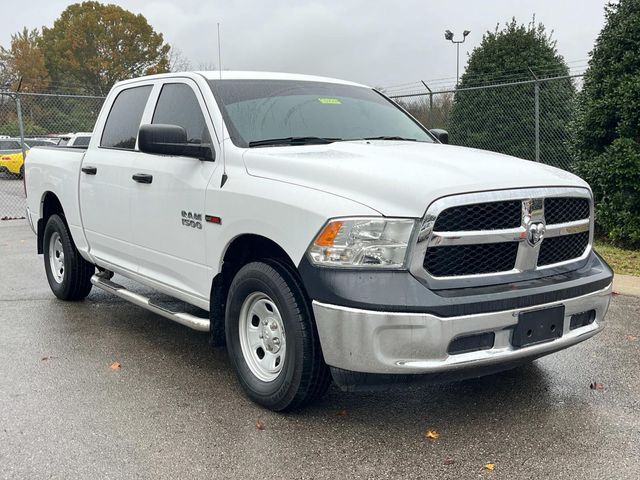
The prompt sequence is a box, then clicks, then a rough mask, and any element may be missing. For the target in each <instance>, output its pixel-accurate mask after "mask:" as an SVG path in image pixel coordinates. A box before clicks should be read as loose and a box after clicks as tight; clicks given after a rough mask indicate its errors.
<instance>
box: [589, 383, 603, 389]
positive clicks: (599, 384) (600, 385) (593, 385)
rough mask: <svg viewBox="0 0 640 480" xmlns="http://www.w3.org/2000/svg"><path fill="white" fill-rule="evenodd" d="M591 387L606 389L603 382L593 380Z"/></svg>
mask: <svg viewBox="0 0 640 480" xmlns="http://www.w3.org/2000/svg"><path fill="white" fill-rule="evenodd" d="M589 388H590V389H591V390H604V385H603V384H602V383H598V382H593V383H592V384H591V385H589Z"/></svg>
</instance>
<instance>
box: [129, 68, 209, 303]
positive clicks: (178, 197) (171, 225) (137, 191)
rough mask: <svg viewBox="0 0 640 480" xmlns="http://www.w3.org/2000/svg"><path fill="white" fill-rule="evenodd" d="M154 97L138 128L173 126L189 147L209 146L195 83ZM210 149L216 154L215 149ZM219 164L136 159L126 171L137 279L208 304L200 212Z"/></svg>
mask: <svg viewBox="0 0 640 480" xmlns="http://www.w3.org/2000/svg"><path fill="white" fill-rule="evenodd" d="M154 96H157V101H156V102H155V108H154V109H153V111H152V113H151V114H150V116H149V117H147V118H145V122H143V123H157V124H168V125H178V126H181V127H183V128H184V129H185V130H186V132H187V138H188V141H189V143H194V144H212V141H211V139H212V138H213V135H214V134H213V132H214V130H213V125H212V123H211V119H210V117H209V115H208V112H207V109H206V107H205V102H204V99H203V97H202V94H201V92H200V90H199V89H198V86H197V84H196V83H195V82H193V81H192V80H189V79H179V78H172V79H169V80H167V81H166V82H165V83H159V84H158V85H157V86H156V90H155V91H154ZM212 148H213V150H214V151H215V150H216V148H217V145H215V146H213V145H212ZM216 153H217V152H216ZM216 158H219V155H216ZM218 164H219V162H218V161H204V160H200V159H197V158H191V157H183V156H171V155H158V154H141V155H139V156H136V158H135V159H133V160H132V165H131V172H132V178H134V177H135V178H137V179H138V180H135V179H134V183H132V187H133V190H132V212H133V236H134V242H135V244H136V245H137V246H138V250H137V256H138V259H139V270H138V271H139V273H140V274H141V275H144V276H146V277H149V278H150V279H152V280H155V281H157V282H160V283H162V284H165V285H168V286H170V287H172V288H175V289H178V290H180V291H182V292H184V293H187V294H189V295H195V296H197V297H200V298H206V299H207V300H208V298H209V293H210V292H209V291H210V288H211V285H210V278H211V275H210V272H209V270H210V268H209V267H208V266H207V265H206V263H207V262H206V237H205V228H206V224H205V211H204V206H205V195H206V191H207V186H208V184H209V182H210V180H211V178H212V176H213V174H214V171H215V170H216V169H217V167H218ZM130 181H131V179H130Z"/></svg>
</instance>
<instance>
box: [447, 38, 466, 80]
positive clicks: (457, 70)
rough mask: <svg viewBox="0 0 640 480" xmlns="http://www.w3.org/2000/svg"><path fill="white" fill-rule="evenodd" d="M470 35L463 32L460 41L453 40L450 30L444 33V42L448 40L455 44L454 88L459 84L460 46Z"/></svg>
mask: <svg viewBox="0 0 640 480" xmlns="http://www.w3.org/2000/svg"><path fill="white" fill-rule="evenodd" d="M470 33H471V32H470V31H469V30H465V31H464V32H462V40H454V39H453V33H452V32H451V30H445V31H444V38H445V40H449V41H451V43H455V44H456V87H457V86H458V83H460V44H461V43H464V41H465V40H466V39H467V35H469V34H470Z"/></svg>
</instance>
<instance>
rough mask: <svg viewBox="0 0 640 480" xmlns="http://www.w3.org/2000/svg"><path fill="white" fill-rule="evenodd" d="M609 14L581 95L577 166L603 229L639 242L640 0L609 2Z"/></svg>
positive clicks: (614, 238) (620, 239) (624, 239)
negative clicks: (588, 188)
mask: <svg viewBox="0 0 640 480" xmlns="http://www.w3.org/2000/svg"><path fill="white" fill-rule="evenodd" d="M605 17H606V22H605V26H604V27H603V29H602V31H601V32H600V35H599V36H598V38H597V39H596V43H595V46H594V49H593V51H592V52H591V58H590V60H589V68H588V70H587V72H586V74H585V77H584V87H583V89H582V92H581V93H580V95H579V98H578V107H577V112H576V119H575V123H574V127H575V137H574V138H575V142H574V145H573V147H574V149H575V150H574V151H575V156H576V164H575V171H576V172H577V173H578V174H579V175H581V176H582V177H584V178H585V179H586V180H587V181H588V182H589V183H590V184H591V187H592V189H593V193H594V197H595V200H596V209H597V216H596V219H597V222H598V227H599V229H600V231H601V233H603V234H605V235H607V236H608V237H609V238H610V239H611V240H612V241H614V242H618V243H626V244H631V245H640V0H620V1H619V2H618V3H611V4H609V5H607V6H606V7H605Z"/></svg>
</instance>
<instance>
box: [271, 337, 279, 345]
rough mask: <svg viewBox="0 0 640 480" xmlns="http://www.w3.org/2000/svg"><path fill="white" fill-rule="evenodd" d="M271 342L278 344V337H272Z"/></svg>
mask: <svg viewBox="0 0 640 480" xmlns="http://www.w3.org/2000/svg"><path fill="white" fill-rule="evenodd" d="M273 343H274V344H276V345H280V339H279V338H278V337H273Z"/></svg>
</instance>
